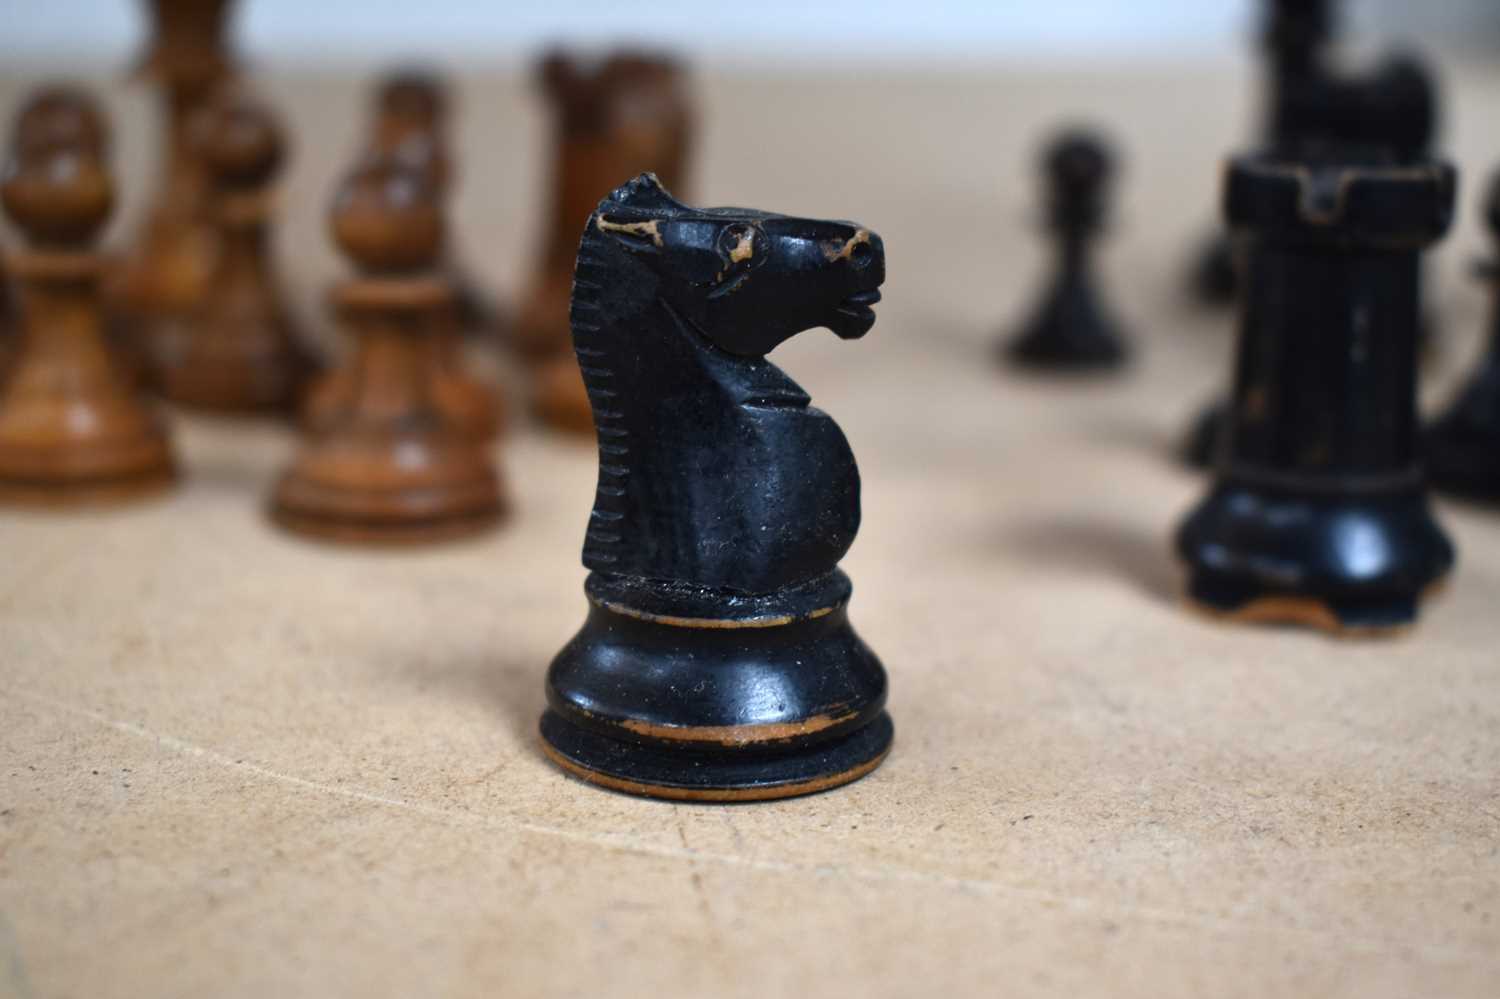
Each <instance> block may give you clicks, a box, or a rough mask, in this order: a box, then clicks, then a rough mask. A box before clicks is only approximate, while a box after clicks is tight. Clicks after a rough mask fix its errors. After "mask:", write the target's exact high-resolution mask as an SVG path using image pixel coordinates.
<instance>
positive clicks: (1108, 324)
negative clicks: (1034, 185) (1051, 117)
mask: <svg viewBox="0 0 1500 999" xmlns="http://www.w3.org/2000/svg"><path fill="white" fill-rule="evenodd" d="M1042 172H1043V174H1044V177H1045V180H1046V183H1047V226H1048V228H1049V230H1050V231H1051V233H1052V235H1053V238H1054V239H1055V241H1056V245H1057V252H1058V258H1057V262H1056V265H1055V266H1056V270H1055V272H1054V274H1053V276H1052V279H1051V283H1050V284H1049V285H1048V286H1047V289H1046V291H1045V292H1044V293H1043V296H1042V300H1041V303H1040V305H1039V306H1038V307H1037V310H1036V312H1035V314H1034V315H1033V316H1032V317H1031V319H1030V320H1029V321H1028V322H1027V323H1026V325H1025V326H1024V327H1023V328H1022V329H1021V331H1020V333H1019V334H1018V335H1017V336H1016V337H1015V339H1013V340H1011V341H1010V342H1008V343H1006V344H1005V345H1004V349H1005V353H1006V355H1007V357H1008V358H1009V360H1010V361H1011V362H1012V363H1013V364H1017V365H1021V366H1023V367H1029V368H1043V369H1050V370H1057V371H1097V370H1101V369H1109V368H1115V367H1119V366H1120V365H1121V364H1123V363H1124V362H1125V360H1126V357H1127V351H1126V347H1125V341H1124V338H1123V337H1122V336H1121V335H1120V332H1119V329H1118V328H1117V326H1116V324H1115V322H1114V320H1113V319H1112V318H1110V316H1109V314H1108V312H1107V311H1106V309H1105V307H1104V304H1103V303H1102V302H1101V301H1100V297H1099V292H1098V288H1097V282H1096V279H1095V277H1094V275H1093V273H1092V269H1091V267H1090V261H1089V255H1090V253H1091V251H1092V249H1093V244H1094V241H1095V239H1096V237H1097V236H1098V234H1099V231H1100V230H1101V229H1102V228H1103V227H1104V219H1105V214H1106V211H1107V209H1108V193H1109V186H1110V181H1111V179H1112V175H1113V172H1114V164H1113V161H1112V157H1111V156H1110V153H1109V150H1108V148H1106V146H1105V144H1104V142H1103V141H1102V140H1100V139H1099V138H1098V137H1097V136H1095V135H1093V134H1091V133H1088V132H1067V133H1064V134H1063V135H1060V136H1058V137H1057V138H1056V139H1055V140H1054V141H1053V142H1052V143H1050V144H1049V145H1048V146H1047V149H1046V152H1045V154H1044V155H1043V157H1042Z"/></svg>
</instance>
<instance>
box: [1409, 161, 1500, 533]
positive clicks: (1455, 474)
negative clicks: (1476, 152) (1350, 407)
mask: <svg viewBox="0 0 1500 999" xmlns="http://www.w3.org/2000/svg"><path fill="white" fill-rule="evenodd" d="M1484 221H1485V225H1486V226H1487V227H1488V229H1489V231H1490V236H1491V238H1492V239H1493V240H1494V241H1495V245H1496V253H1495V255H1494V256H1493V257H1492V258H1491V259H1490V260H1488V261H1485V262H1484V263H1482V264H1480V265H1479V267H1478V272H1479V276H1480V278H1481V279H1482V280H1483V281H1485V282H1486V283H1487V284H1489V286H1490V290H1491V295H1492V304H1491V307H1490V321H1489V322H1490V329H1489V343H1488V346H1487V347H1486V350H1485V353H1484V356H1483V357H1481V358H1480V360H1479V364H1478V367H1477V368H1476V369H1475V371H1474V373H1473V374H1472V375H1471V376H1470V377H1469V380H1468V381H1467V382H1466V383H1465V384H1464V387H1463V389H1462V390H1461V391H1460V392H1459V394H1458V397H1457V398H1456V399H1454V400H1453V402H1452V403H1451V404H1450V405H1449V407H1448V408H1447V410H1446V411H1444V413H1443V414H1442V415H1441V416H1440V417H1438V419H1437V420H1436V422H1434V423H1433V425H1432V426H1431V427H1430V428H1429V429H1428V431H1427V441H1426V450H1427V471H1428V475H1429V476H1430V477H1431V479H1432V483H1433V485H1434V486H1436V487H1437V488H1438V489H1440V490H1442V491H1443V492H1448V493H1453V494H1455V495H1458V496H1463V497H1466V498H1468V499H1471V500H1477V501H1480V502H1483V503H1491V504H1495V503H1500V173H1496V175H1495V177H1494V179H1493V180H1492V182H1491V184H1490V190H1489V199H1488V202H1487V203H1486V206H1485V214H1484Z"/></svg>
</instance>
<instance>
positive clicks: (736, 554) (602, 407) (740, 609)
mask: <svg viewBox="0 0 1500 999" xmlns="http://www.w3.org/2000/svg"><path fill="white" fill-rule="evenodd" d="M884 278H885V252H884V248H883V246H882V244H881V242H880V237H879V236H876V235H875V234H874V233H872V232H870V231H869V230H868V229H862V228H859V227H857V226H855V225H851V224H849V223H845V222H819V221H814V220H811V219H799V218H790V217H786V216H781V215H771V214H768V213H763V212H757V211H750V210H745V209H734V208H722V209H711V210H710V209H703V210H699V209H694V208H689V207H688V206H686V205H683V204H681V203H680V202H678V201H676V200H674V199H673V198H672V197H671V196H670V195H669V194H668V193H667V192H666V191H664V190H662V188H661V187H660V185H658V184H657V182H656V180H655V178H654V177H652V176H650V175H649V174H648V175H644V176H642V177H639V178H637V179H636V180H634V181H632V182H631V183H629V184H627V185H625V186H624V187H621V188H619V189H618V190H616V191H615V192H614V193H612V194H610V195H609V196H608V197H606V198H605V199H604V200H603V201H602V202H601V203H600V204H599V207H598V209H597V211H596V212H595V213H594V214H593V215H591V216H590V217H589V219H588V222H587V225H586V228H585V231H584V236H583V241H582V244H581V246H580V247H579V250H578V268H577V275H576V278H575V280H574V283H573V288H574V292H573V303H572V325H573V339H574V344H575V348H576V350H577V353H578V361H579V364H580V366H581V368H582V371H583V377H584V380H585V383H586V385H587V387H588V393H589V398H590V399H591V400H592V401H593V413H594V419H595V422H596V425H597V426H596V429H597V432H598V440H599V483H598V491H597V495H596V496H595V498H594V510H593V514H592V515H591V516H590V518H589V527H588V532H587V534H586V536H585V540H584V547H583V564H584V565H585V566H587V567H588V568H589V569H590V570H592V571H591V572H590V574H589V577H588V582H587V583H586V584H585V590H586V592H587V594H588V599H589V603H590V605H591V606H590V609H589V615H588V618H587V620H586V621H585V623H584V625H583V628H582V630H580V631H579V632H578V634H577V635H576V636H575V637H574V638H573V640H572V641H570V642H569V643H568V644H567V646H566V647H564V648H563V650H562V651H561V652H559V653H558V655H557V658H556V659H554V660H553V662H552V667H551V669H550V670H549V671H548V674H547V703H548V705H549V708H548V710H547V712H546V714H544V715H543V716H542V720H541V732H542V737H543V739H544V740H545V745H546V750H547V753H548V755H549V756H550V757H551V758H552V759H553V760H554V761H555V762H557V763H558V764H559V765H560V766H562V767H563V768H564V769H566V770H568V771H570V772H572V773H573V774H575V775H577V776H579V777H582V778H583V779H585V780H588V781H592V782H594V783H596V784H601V785H603V786H605V787H610V788H614V789H616V790H620V791H628V792H630V793H633V794H644V795H650V796H653V797H661V798H679V799H696V800H710V801H745V800H753V799H763V798H784V797H789V796H792V795H797V794H806V793H810V792H813V791H821V790H824V789H825V788H830V787H835V786H837V785H840V784H844V783H847V782H849V781H852V780H855V779H856V778H858V777H860V776H862V775H864V774H866V773H868V772H870V771H871V770H872V769H874V768H875V767H876V766H877V765H878V764H879V763H880V761H881V759H882V758H883V757H884V756H885V753H886V751H887V750H888V749H889V747H890V744H891V735H892V728H891V721H890V718H889V716H888V715H887V714H886V713H885V694H886V679H885V670H884V669H883V668H882V667H881V665H880V661H879V660H878V659H877V658H876V657H875V655H874V653H872V652H871V651H870V650H869V649H868V648H867V647H866V646H865V644H864V643H863V642H861V641H860V640H859V638H858V637H857V636H856V635H855V634H854V630H853V628H852V627H851V626H850V624H849V618H848V615H847V612H846V608H847V604H848V600H849V592H850V586H849V577H847V576H845V575H844V574H843V573H842V572H841V571H839V568H838V562H839V559H840V558H842V557H843V555H844V553H845V552H846V551H847V550H848V549H849V546H850V544H851V543H852V542H853V541H854V534H855V531H856V530H857V529H858V527H859V472H858V469H857V468H856V467H855V464H854V456H853V454H851V453H850V451H849V444H848V442H847V441H846V440H845V439H844V435H843V433H842V432H840V430H839V428H838V425H837V424H835V423H834V422H833V420H832V419H830V418H829V417H828V416H827V415H826V414H825V413H823V412H822V411H821V410H817V409H813V408H811V407H810V406H809V405H808V402H809V400H808V397H807V394H806V393H805V392H803V391H802V389H801V388H799V387H798V386H797V385H796V384H795V383H794V382H793V381H792V380H791V379H789V378H788V377H787V376H786V375H784V374H783V373H782V372H781V370H780V369H778V368H777V367H776V366H775V365H774V364H771V363H770V362H769V361H767V360H766V359H765V355H766V353H768V352H769V351H770V350H772V349H773V348H774V347H775V346H776V345H777V344H779V343H781V342H782V341H783V340H786V339H787V338H789V337H792V336H795V335H796V334H797V333H800V332H802V331H803V330H806V329H810V328H813V327H817V326H825V327H827V328H829V329H831V330H833V332H835V333H836V334H838V335H839V336H840V337H843V338H846V339H853V338H857V337H861V336H863V335H864V334H865V333H866V332H867V331H868V330H869V329H870V327H871V325H873V324H874V322H875V314H874V312H873V311H872V310H871V305H872V304H873V303H874V302H876V301H878V300H879V298H880V292H879V291H878V290H877V289H878V288H879V286H880V284H881V282H882V281H883V280H884Z"/></svg>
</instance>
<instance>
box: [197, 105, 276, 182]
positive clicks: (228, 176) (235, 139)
mask: <svg viewBox="0 0 1500 999" xmlns="http://www.w3.org/2000/svg"><path fill="white" fill-rule="evenodd" d="M198 143H199V151H200V154H201V155H202V157H203V162H204V164H205V165H206V166H207V168H208V172H209V175H210V176H211V177H212V178H213V181H214V183H215V185H216V186H218V187H220V188H221V189H225V190H229V191H255V190H259V189H261V188H264V187H265V186H267V185H268V184H269V183H270V182H271V180H272V179H273V178H274V177H275V176H276V172H277V170H278V169H279V168H280V167H281V162H282V159H283V158H284V157H285V155H286V142H285V139H284V138H283V135H282V131H281V126H280V125H279V124H278V123H277V121H276V116H275V115H273V114H272V113H271V111H270V110H269V109H268V108H267V107H266V106H265V105H263V104H261V103H260V102H259V101H257V100H255V99H253V98H250V97H246V96H242V95H238V94H236V95H232V96H228V97H225V98H223V99H221V100H219V101H216V102H215V103H214V104H213V105H211V106H210V107H209V109H208V111H207V113H206V114H205V116H204V118H203V119H202V121H201V122H200V123H199V128H198Z"/></svg>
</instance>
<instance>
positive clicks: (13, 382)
mask: <svg viewBox="0 0 1500 999" xmlns="http://www.w3.org/2000/svg"><path fill="white" fill-rule="evenodd" d="M72 139H73V140H75V141H74V142H73V144H71V145H70V144H69V143H68V142H67V141H64V140H63V139H62V138H61V137H60V136H59V133H57V132H55V131H52V132H48V133H47V134H44V135H38V134H34V133H31V134H29V133H27V132H26V130H25V129H18V135H17V143H16V148H15V149H14V150H13V153H12V158H11V161H10V163H9V164H8V165H7V167H6V169H5V172H4V181H3V185H0V199H3V202H4V206H5V211H6V213H7V214H8V215H9V217H10V219H11V221H12V222H13V223H14V224H15V225H16V226H17V227H18V228H19V229H21V231H22V232H23V233H24V235H25V240H26V249H24V250H22V251H20V252H18V253H14V254H12V255H11V256H10V259H9V261H8V263H9V265H10V271H11V273H12V275H13V276H14V280H15V282H16V286H17V289H18V291H19V299H20V301H19V306H20V309H19V314H18V319H17V323H18V337H17V345H16V349H15V356H14V357H12V358H11V360H10V362H9V364H8V365H7V367H6V369H5V372H4V375H3V379H0V498H4V499H6V500H10V501H17V502H33V503H44V504H51V503H71V502H102V501H113V500H121V499H127V498H134V497H136V496H138V495H141V494H144V493H149V492H155V491H157V490H159V489H161V488H163V487H165V486H167V485H168V484H170V483H171V481H172V479H173V476H174V470H173V462H172V455H171V450H170V448H169V445H168V441H167V435H166V432H165V430H164V429H163V426H162V424H161V423H160V422H159V420H158V419H157V417H156V415H155V414H154V413H153V412H152V410H151V407H150V404H149V403H148V402H147V401H146V400H145V399H143V398H142V397H141V396H140V395H139V394H138V392H137V390H136V387H135V385H134V383H133V382H132V381H131V379H130V377H129V376H128V374H127V373H126V371H125V366H124V365H123V364H121V363H120V361H119V359H118V358H117V357H115V356H114V355H113V354H112V353H111V351H110V348H109V345H108V343H107V342H106V339H105V335H104V323H103V314H102V308H101V305H100V273H101V270H102V266H101V260H100V256H99V254H98V253H97V252H95V250H94V249H93V246H94V243H95V241H96V239H97V237H98V234H99V231H100V230H101V229H102V228H103V226H104V223H105V221H106V220H107V219H108V217H109V213H110V209H111V207H112V205H113V202H114V188H113V184H112V183H111V181H110V177H109V174H108V172H107V171H106V169H105V166H104V163H103V161H102V159H101V157H100V156H99V154H98V146H97V145H96V146H95V148H93V149H91V148H89V144H88V142H87V141H84V142H78V141H76V140H77V139H78V136H77V135H76V134H75V135H73V136H72Z"/></svg>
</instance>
